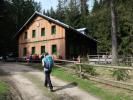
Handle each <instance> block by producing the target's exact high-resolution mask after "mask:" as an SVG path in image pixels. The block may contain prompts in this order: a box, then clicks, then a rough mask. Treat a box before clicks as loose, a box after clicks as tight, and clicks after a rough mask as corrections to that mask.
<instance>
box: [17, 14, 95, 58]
mask: <svg viewBox="0 0 133 100" xmlns="http://www.w3.org/2000/svg"><path fill="white" fill-rule="evenodd" d="M16 36H17V37H18V41H19V57H20V58H21V57H23V56H26V55H30V54H38V55H41V54H42V53H44V52H48V53H49V54H52V55H53V54H54V55H58V56H61V57H62V59H70V58H72V57H77V56H78V55H86V54H96V52H97V41H96V40H95V39H93V38H91V37H89V36H87V35H86V34H84V33H82V32H79V30H76V29H74V28H72V27H71V26H69V25H66V24H64V23H62V22H60V21H58V20H55V19H53V18H51V17H48V16H45V15H42V14H40V13H38V12H35V13H34V14H33V15H32V16H31V17H30V18H29V20H28V21H27V22H26V23H25V24H24V25H23V26H22V28H21V29H20V30H19V31H18V33H17V34H16Z"/></svg>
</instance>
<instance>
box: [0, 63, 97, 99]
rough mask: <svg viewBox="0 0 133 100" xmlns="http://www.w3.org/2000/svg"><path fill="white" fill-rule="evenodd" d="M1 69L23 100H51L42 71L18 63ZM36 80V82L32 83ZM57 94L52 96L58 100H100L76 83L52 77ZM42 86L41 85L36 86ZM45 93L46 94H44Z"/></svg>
mask: <svg viewBox="0 0 133 100" xmlns="http://www.w3.org/2000/svg"><path fill="white" fill-rule="evenodd" d="M0 69H1V70H3V71H4V72H6V73H8V74H10V78H9V79H10V80H11V81H12V82H13V83H14V85H15V86H16V88H17V89H18V91H19V92H20V94H21V96H22V98H23V100H51V99H53V98H51V97H50V96H48V95H47V94H46V95H45V93H46V92H47V91H46V89H44V87H43V80H44V74H43V72H41V71H38V70H35V69H32V68H30V67H26V66H24V65H19V64H16V63H7V64H0ZM32 79H34V80H35V81H32ZM51 80H52V83H53V86H54V90H55V92H54V93H52V95H57V97H59V98H58V99H57V97H56V98H55V99H56V100H59V99H60V100H70V99H71V100H99V99H98V98H96V97H95V96H92V95H90V94H89V93H87V92H84V91H82V90H81V89H79V88H78V87H77V86H76V83H74V82H73V83H68V82H64V81H62V80H60V79H57V78H56V77H53V76H52V77H51ZM36 84H40V85H36ZM44 91H45V92H44Z"/></svg>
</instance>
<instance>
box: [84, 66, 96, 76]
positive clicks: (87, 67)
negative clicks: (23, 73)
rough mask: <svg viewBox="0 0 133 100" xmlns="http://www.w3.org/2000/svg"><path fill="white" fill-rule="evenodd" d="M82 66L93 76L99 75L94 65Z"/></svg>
mask: <svg viewBox="0 0 133 100" xmlns="http://www.w3.org/2000/svg"><path fill="white" fill-rule="evenodd" d="M82 68H83V69H84V70H85V72H87V73H89V74H90V75H92V76H95V75H97V73H96V69H95V68H94V67H93V66H85V65H83V66H82Z"/></svg>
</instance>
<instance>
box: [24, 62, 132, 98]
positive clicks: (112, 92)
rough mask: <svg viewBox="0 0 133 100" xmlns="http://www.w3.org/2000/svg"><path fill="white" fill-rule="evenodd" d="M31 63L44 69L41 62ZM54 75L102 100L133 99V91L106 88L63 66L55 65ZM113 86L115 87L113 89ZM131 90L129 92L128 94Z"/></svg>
mask: <svg viewBox="0 0 133 100" xmlns="http://www.w3.org/2000/svg"><path fill="white" fill-rule="evenodd" d="M26 65H30V66H32V67H33V68H37V69H40V70H42V69H43V68H42V67H41V64H26ZM52 75H53V76H56V77H58V78H60V79H62V80H64V81H69V82H74V83H76V84H77V85H78V87H79V88H81V89H83V90H85V91H87V92H89V93H91V94H92V95H95V96H97V97H99V98H101V100H133V96H132V95H133V92H132V91H125V90H121V89H120V91H116V90H119V89H118V88H114V87H111V89H109V88H106V87H105V86H102V85H99V83H94V82H92V81H90V80H87V79H81V78H79V77H78V76H76V75H73V73H71V72H69V71H68V70H65V69H63V68H58V67H54V68H53V71H52ZM112 88H113V89H112ZM127 92H129V94H131V95H129V94H127Z"/></svg>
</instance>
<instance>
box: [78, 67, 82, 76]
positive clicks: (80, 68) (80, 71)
mask: <svg viewBox="0 0 133 100" xmlns="http://www.w3.org/2000/svg"><path fill="white" fill-rule="evenodd" d="M79 73H80V77H81V78H82V67H81V65H79Z"/></svg>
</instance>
